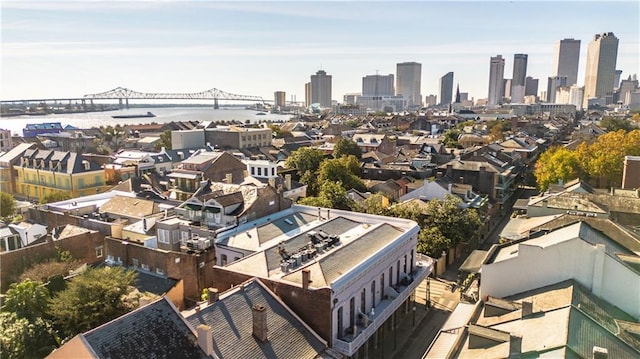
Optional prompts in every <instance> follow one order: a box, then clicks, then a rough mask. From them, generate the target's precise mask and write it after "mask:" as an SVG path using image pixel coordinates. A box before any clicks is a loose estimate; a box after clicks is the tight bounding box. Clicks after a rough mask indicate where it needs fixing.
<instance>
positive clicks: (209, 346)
mask: <svg viewBox="0 0 640 359" xmlns="http://www.w3.org/2000/svg"><path fill="white" fill-rule="evenodd" d="M196 335H197V336H198V345H199V346H200V349H202V351H203V352H204V353H205V354H206V355H213V331H212V330H211V327H210V326H208V325H206V324H200V325H198V327H197V328H196Z"/></svg>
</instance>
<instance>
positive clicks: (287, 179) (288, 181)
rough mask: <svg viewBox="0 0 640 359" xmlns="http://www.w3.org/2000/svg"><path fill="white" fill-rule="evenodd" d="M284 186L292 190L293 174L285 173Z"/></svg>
mask: <svg viewBox="0 0 640 359" xmlns="http://www.w3.org/2000/svg"><path fill="white" fill-rule="evenodd" d="M284 188H285V189H286V190H287V191H290V190H291V175H290V174H286V175H284Z"/></svg>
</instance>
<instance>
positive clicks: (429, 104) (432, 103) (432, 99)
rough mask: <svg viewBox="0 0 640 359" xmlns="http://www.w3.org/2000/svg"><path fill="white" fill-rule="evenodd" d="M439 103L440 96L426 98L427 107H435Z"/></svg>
mask: <svg viewBox="0 0 640 359" xmlns="http://www.w3.org/2000/svg"><path fill="white" fill-rule="evenodd" d="M437 102H438V96H436V95H428V96H425V97H424V104H425V106H427V107H433V106H435V105H436V103H437Z"/></svg>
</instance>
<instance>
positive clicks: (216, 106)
mask: <svg viewBox="0 0 640 359" xmlns="http://www.w3.org/2000/svg"><path fill="white" fill-rule="evenodd" d="M219 108H220V106H219V105H218V98H217V97H216V98H214V99H213V109H214V110H217V109H219Z"/></svg>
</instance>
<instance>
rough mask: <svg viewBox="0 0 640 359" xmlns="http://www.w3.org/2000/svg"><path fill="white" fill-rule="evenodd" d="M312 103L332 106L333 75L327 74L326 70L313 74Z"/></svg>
mask: <svg viewBox="0 0 640 359" xmlns="http://www.w3.org/2000/svg"><path fill="white" fill-rule="evenodd" d="M311 103H319V104H320V107H331V75H327V73H326V72H325V71H324V70H319V71H318V72H316V74H315V75H311Z"/></svg>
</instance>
